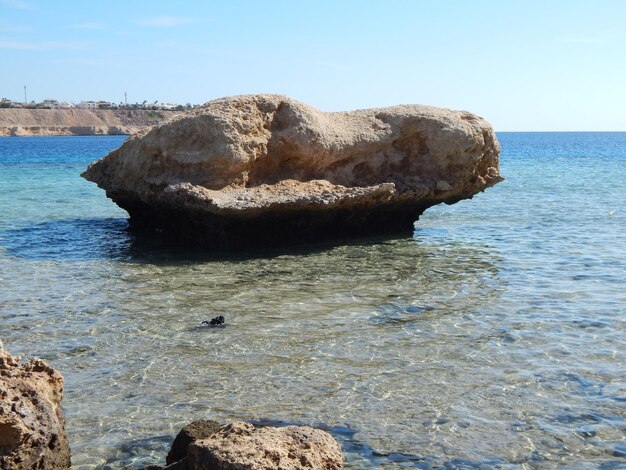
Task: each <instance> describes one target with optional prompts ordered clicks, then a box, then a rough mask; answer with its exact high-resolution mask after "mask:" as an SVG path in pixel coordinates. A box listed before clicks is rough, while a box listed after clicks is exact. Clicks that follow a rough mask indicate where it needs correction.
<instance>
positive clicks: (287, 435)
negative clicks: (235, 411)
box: [187, 422, 343, 470]
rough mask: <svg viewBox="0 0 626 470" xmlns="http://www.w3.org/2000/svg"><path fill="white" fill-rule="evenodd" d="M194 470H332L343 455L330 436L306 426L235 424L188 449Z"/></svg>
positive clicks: (221, 429) (341, 459)
mask: <svg viewBox="0 0 626 470" xmlns="http://www.w3.org/2000/svg"><path fill="white" fill-rule="evenodd" d="M187 459H188V468H189V469H193V470H209V469H210V470H261V469H276V470H296V469H316V470H335V469H340V468H343V454H342V453H341V449H340V447H339V444H337V441H335V440H334V439H333V438H332V436H331V435H330V434H328V433H327V432H325V431H322V430H320V429H313V428H310V427H308V426H285V427H281V428H275V427H259V428H257V427H255V426H254V425H252V424H250V423H244V422H235V423H232V424H228V425H226V426H222V427H221V428H220V430H219V431H217V432H216V433H215V434H213V435H212V436H211V437H209V438H207V439H202V440H198V441H196V442H194V443H192V444H191V445H190V446H189V447H188V448H187Z"/></svg>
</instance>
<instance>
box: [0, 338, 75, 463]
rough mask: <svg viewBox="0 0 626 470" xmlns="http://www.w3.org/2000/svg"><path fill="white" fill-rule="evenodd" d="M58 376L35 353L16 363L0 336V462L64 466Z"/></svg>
mask: <svg viewBox="0 0 626 470" xmlns="http://www.w3.org/2000/svg"><path fill="white" fill-rule="evenodd" d="M62 396H63V377H62V376H61V374H59V373H58V372H57V371H55V370H53V369H52V368H51V367H50V366H49V365H48V364H46V363H45V362H44V361H42V360H40V359H31V360H30V361H29V362H27V363H26V364H20V358H19V357H15V356H11V354H9V353H8V352H6V351H4V349H3V347H2V343H1V342H0V468H2V469H7V470H9V469H11V470H13V469H15V470H22V469H23V470H32V469H46V470H56V469H67V468H69V467H70V449H69V446H68V442H67V436H66V434H65V427H64V420H63V412H62V410H61V398H62Z"/></svg>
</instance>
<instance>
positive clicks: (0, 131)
mask: <svg viewBox="0 0 626 470" xmlns="http://www.w3.org/2000/svg"><path fill="white" fill-rule="evenodd" d="M175 114H177V112H175V111H149V110H144V109H136V110H131V109H96V110H90V109H16V108H6V109H0V136H32V135H38V136H46V135H48V136H51V135H130V134H135V133H137V132H139V131H142V130H144V129H148V128H150V127H152V126H155V125H158V124H161V123H162V122H164V121H165V120H167V119H168V118H170V117H172V116H174V115H175Z"/></svg>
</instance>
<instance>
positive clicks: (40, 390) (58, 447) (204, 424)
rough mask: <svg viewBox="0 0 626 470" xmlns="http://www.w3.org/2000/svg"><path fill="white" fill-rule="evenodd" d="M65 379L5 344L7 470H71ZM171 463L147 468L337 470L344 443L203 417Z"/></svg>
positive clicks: (0, 412)
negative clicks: (63, 404) (22, 359)
mask: <svg viewBox="0 0 626 470" xmlns="http://www.w3.org/2000/svg"><path fill="white" fill-rule="evenodd" d="M62 397H63V377H62V376H61V374H60V373H59V372H58V371H55V370H54V369H52V368H51V367H50V366H49V365H48V364H47V363H46V362H44V361H42V360H41V359H31V360H30V361H29V362H27V363H24V364H22V363H21V362H20V358H19V357H16V356H12V355H11V354H10V353H8V352H7V351H5V350H4V348H3V345H2V342H0V468H1V469H2V470H32V469H42V470H43V469H45V470H66V469H69V468H70V448H69V444H68V439H67V435H66V431H65V420H64V417H63V411H62V409H61V400H62ZM164 460H165V466H158V465H153V466H150V467H147V468H145V469H144V470H241V469H249V470H262V469H269V470H271V469H276V470H278V469H280V470H297V469H312V470H336V469H341V468H343V454H342V452H341V448H340V447H339V444H338V443H337V441H335V439H333V437H332V436H331V435H330V434H328V433H327V432H325V431H322V430H320V429H314V428H311V427H308V426H284V427H278V428H275V427H269V426H266V427H256V426H254V425H253V424H250V423H244V422H234V423H229V424H226V425H223V426H221V425H220V424H219V423H217V422H215V421H205V420H199V421H194V422H192V423H191V424H189V425H187V426H185V427H184V428H183V429H182V430H181V432H180V433H179V434H178V436H177V437H176V438H175V439H174V442H173V444H172V449H171V450H170V452H169V454H168V455H167V457H166V458H165V459H164Z"/></svg>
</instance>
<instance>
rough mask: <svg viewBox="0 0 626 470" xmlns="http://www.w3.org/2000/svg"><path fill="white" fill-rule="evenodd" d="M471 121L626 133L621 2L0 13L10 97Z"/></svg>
mask: <svg viewBox="0 0 626 470" xmlns="http://www.w3.org/2000/svg"><path fill="white" fill-rule="evenodd" d="M24 85H27V87H28V88H27V89H28V99H29V100H31V99H33V100H42V99H44V98H57V99H60V100H70V101H80V100H86V99H103V100H109V101H115V102H120V101H122V100H123V99H124V91H127V92H128V99H129V101H130V102H136V101H138V102H142V101H143V100H148V101H154V100H159V101H162V102H167V101H170V102H177V103H188V102H190V103H194V104H197V103H203V102H205V101H208V100H211V99H214V98H217V97H221V96H228V95H235V94H244V93H259V92H272V93H285V94H288V95H290V96H292V97H294V98H296V99H299V100H301V101H304V102H307V103H309V104H312V105H313V106H316V107H318V108H320V109H323V110H328V111H338V110H348V109H356V108H366V107H378V106H386V105H393V104H399V103H423V104H431V105H435V106H444V107H450V108H455V109H466V110H469V111H472V112H475V113H477V114H480V115H482V116H484V117H485V118H487V119H488V120H489V121H490V122H491V123H492V124H493V125H494V127H495V128H496V130H499V131H506V130H618V131H626V0H615V1H609V0H596V1H579V0H567V1H565V0H563V1H560V0H543V1H534V0H526V1H506V0H500V1H497V0H493V1H481V0H472V1H443V0H442V1H420V0H375V1H374V0H372V1H368V0H361V1H357V0H311V1H304V0H302V1H300V0H288V1H272V0H265V1H257V0H249V1H242V0H230V1H226V0H224V1H220V2H217V1H177V2H174V1H159V0H151V1H139V0H125V1H117V0H108V1H91V0H89V1H87V0H81V1H62V0H58V1H43V0H0V97H7V98H10V99H14V100H23V94H24Z"/></svg>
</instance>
